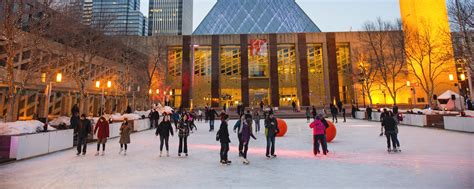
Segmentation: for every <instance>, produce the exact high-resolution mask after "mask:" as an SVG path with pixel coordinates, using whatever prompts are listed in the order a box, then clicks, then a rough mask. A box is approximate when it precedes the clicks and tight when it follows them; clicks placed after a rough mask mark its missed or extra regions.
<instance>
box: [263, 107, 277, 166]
mask: <svg viewBox="0 0 474 189" xmlns="http://www.w3.org/2000/svg"><path fill="white" fill-rule="evenodd" d="M279 132H280V129H278V121H277V119H276V118H275V117H274V115H273V114H270V115H269V116H268V121H267V125H265V135H266V137H267V151H266V153H265V156H266V157H267V158H270V155H271V157H273V158H275V157H277V155H276V154H275V137H276V135H277V134H278V133H279ZM270 149H271V151H270Z"/></svg>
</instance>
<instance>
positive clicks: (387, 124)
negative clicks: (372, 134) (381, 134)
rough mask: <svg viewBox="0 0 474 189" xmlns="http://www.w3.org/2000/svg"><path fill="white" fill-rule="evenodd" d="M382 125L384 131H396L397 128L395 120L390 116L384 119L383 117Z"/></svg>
mask: <svg viewBox="0 0 474 189" xmlns="http://www.w3.org/2000/svg"><path fill="white" fill-rule="evenodd" d="M382 126H383V127H384V128H385V132H386V133H387V132H389V133H390V132H396V130H397V122H396V121H395V119H393V117H391V116H386V117H385V119H383V121H382Z"/></svg>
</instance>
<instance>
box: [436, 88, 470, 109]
mask: <svg viewBox="0 0 474 189" xmlns="http://www.w3.org/2000/svg"><path fill="white" fill-rule="evenodd" d="M452 95H454V96H455V97H456V100H452V99H451V96H452ZM463 102H464V97H462V96H461V95H459V94H458V93H455V92H454V91H451V90H447V91H446V92H444V93H443V94H441V95H439V96H438V104H439V108H440V109H442V110H444V109H446V110H450V111H451V110H461V105H462V103H463Z"/></svg>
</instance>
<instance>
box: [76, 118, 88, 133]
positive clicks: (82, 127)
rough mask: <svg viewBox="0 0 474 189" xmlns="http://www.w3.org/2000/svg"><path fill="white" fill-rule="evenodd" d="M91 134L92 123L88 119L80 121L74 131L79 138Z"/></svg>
mask: <svg viewBox="0 0 474 189" xmlns="http://www.w3.org/2000/svg"><path fill="white" fill-rule="evenodd" d="M91 132H92V123H91V121H90V120H88V119H84V120H81V121H80V122H79V126H78V127H77V128H76V129H75V133H76V134H77V136H78V137H79V138H85V137H87V135H88V134H91Z"/></svg>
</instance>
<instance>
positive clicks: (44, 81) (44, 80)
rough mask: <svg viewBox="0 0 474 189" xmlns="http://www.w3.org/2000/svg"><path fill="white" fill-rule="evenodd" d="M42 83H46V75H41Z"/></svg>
mask: <svg viewBox="0 0 474 189" xmlns="http://www.w3.org/2000/svg"><path fill="white" fill-rule="evenodd" d="M41 82H43V83H46V73H41Z"/></svg>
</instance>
